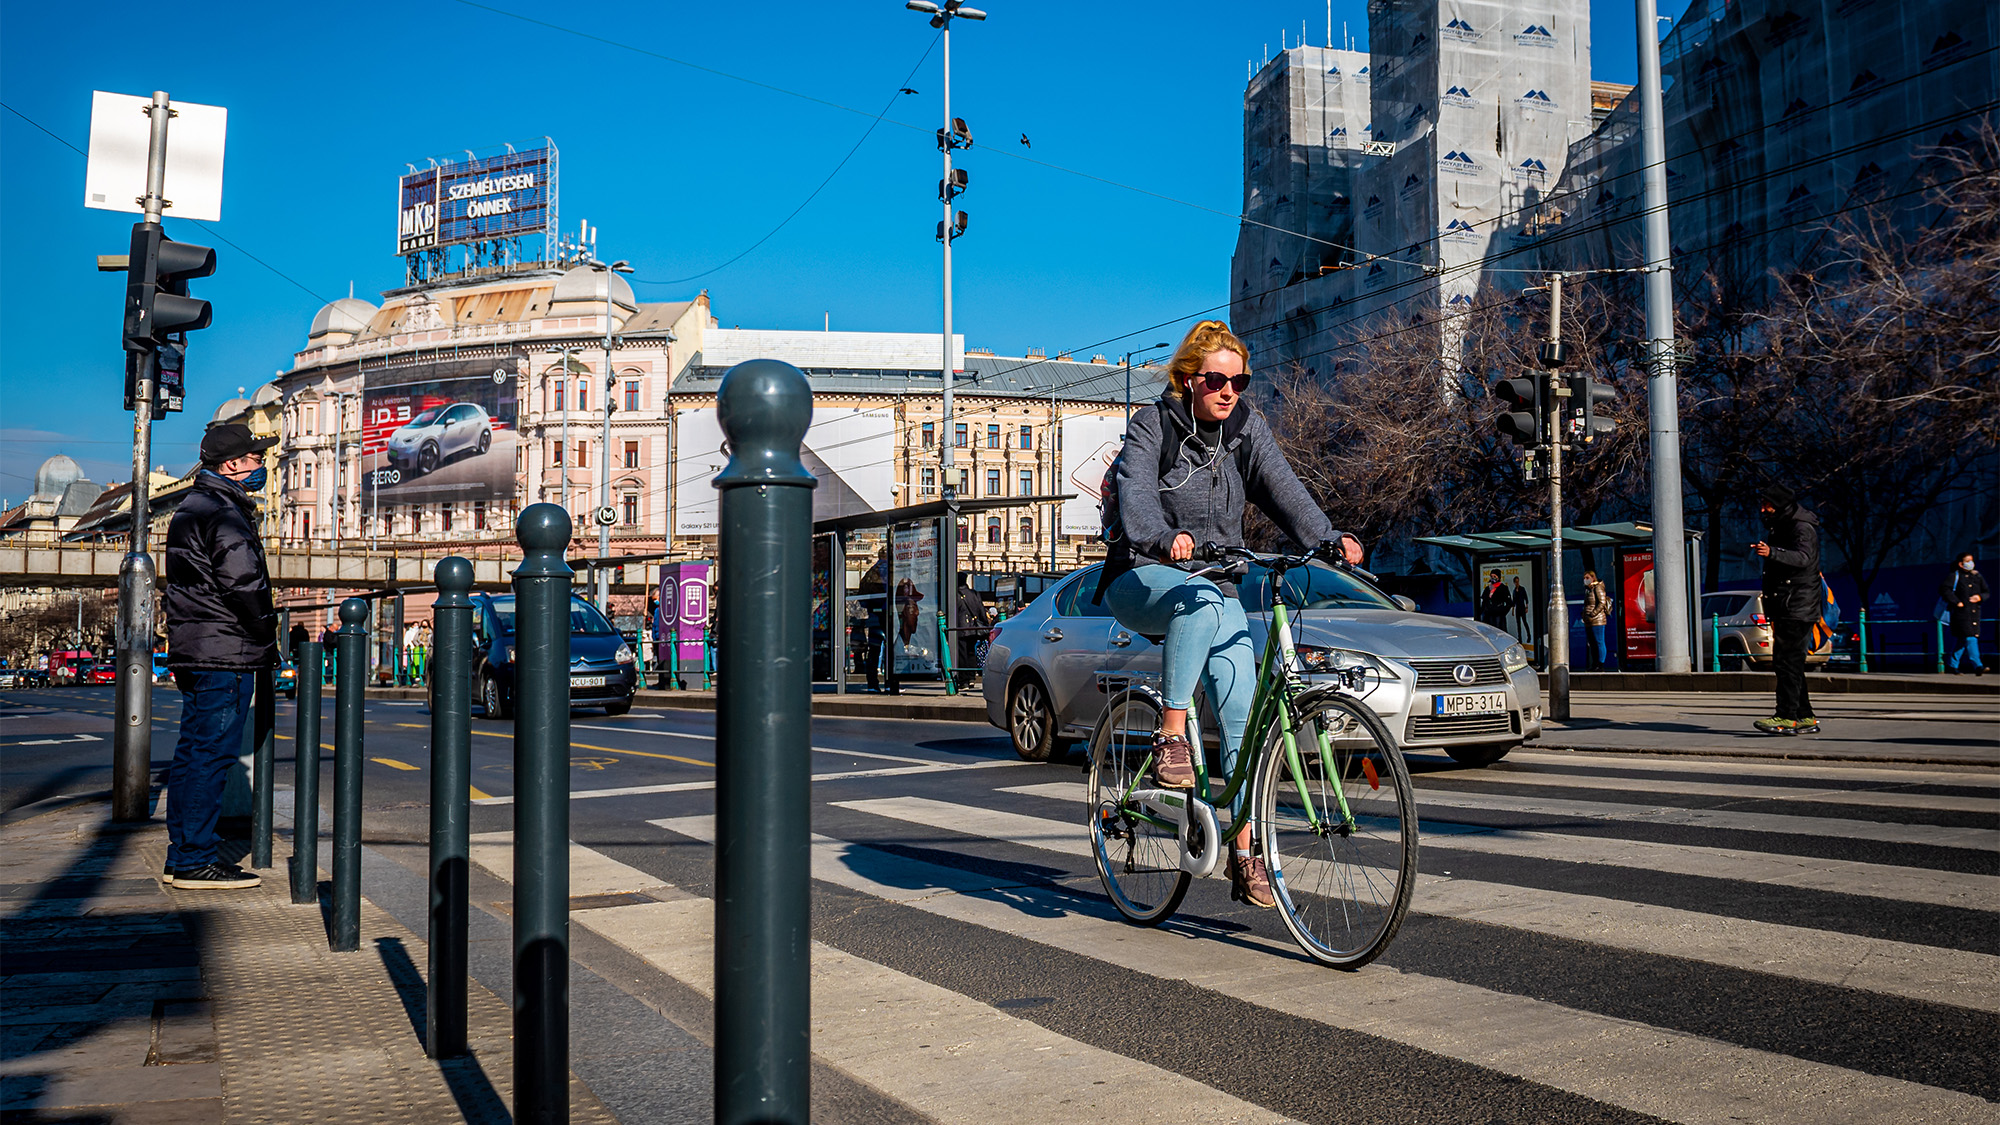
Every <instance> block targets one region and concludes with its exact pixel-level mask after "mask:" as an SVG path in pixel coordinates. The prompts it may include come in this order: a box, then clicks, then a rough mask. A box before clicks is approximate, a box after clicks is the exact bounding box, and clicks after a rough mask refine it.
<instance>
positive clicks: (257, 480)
mask: <svg viewBox="0 0 2000 1125" xmlns="http://www.w3.org/2000/svg"><path fill="white" fill-rule="evenodd" d="M270 476H271V474H270V473H269V472H267V471H265V469H264V466H262V465H259V466H257V467H256V468H255V469H252V470H250V475H249V476H247V477H244V478H243V479H242V480H239V481H237V482H236V483H237V484H240V485H242V486H243V491H245V492H260V491H262V490H263V488H264V482H265V481H266V480H268V479H270Z"/></svg>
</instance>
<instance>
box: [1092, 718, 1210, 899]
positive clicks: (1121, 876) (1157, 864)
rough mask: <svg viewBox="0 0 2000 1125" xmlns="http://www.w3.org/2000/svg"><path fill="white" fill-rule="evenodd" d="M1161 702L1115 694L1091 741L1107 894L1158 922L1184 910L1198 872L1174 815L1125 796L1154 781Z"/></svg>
mask: <svg viewBox="0 0 2000 1125" xmlns="http://www.w3.org/2000/svg"><path fill="white" fill-rule="evenodd" d="M1159 726H1160V701H1159V698H1158V697H1157V696H1155V695H1154V694H1153V693H1152V692H1149V691H1144V690H1137V689H1126V690H1124V691H1121V692H1119V693H1117V694H1116V695H1113V696H1112V697H1111V702H1110V704H1109V705H1108V706H1106V707H1105V709H1104V715H1103V717H1102V718H1100V719H1099V720H1098V723H1097V731H1096V733H1095V735H1093V736H1092V738H1091V740H1090V812H1089V814H1088V815H1089V817H1090V845H1091V855H1092V857H1093V858H1094V859H1095V860H1096V863H1097V876H1098V878H1100V879H1102V880H1103V881H1104V893H1105V894H1107V895H1109V896H1110V897H1111V904H1112V905H1113V906H1116V907H1117V908H1118V912H1119V913H1120V914H1123V915H1124V916H1125V917H1127V918H1129V919H1131V920H1132V921H1134V922H1138V923H1140V924H1142V925H1147V926H1155V925H1158V924H1159V923H1160V922H1162V921H1164V920H1166V919H1167V918H1168V917H1170V916H1172V914H1173V912H1174V911H1175V910H1177V909H1179V907H1180V904H1181V899H1182V898H1183V897H1185V896H1186V895H1187V889H1188V884H1189V883H1190V882H1192V877H1191V876H1189V875H1188V873H1187V872H1185V871H1183V870H1181V844H1180V839H1179V838H1178V837H1177V836H1176V835H1175V832H1174V826H1173V824H1172V823H1171V822H1170V821H1167V820H1165V819H1164V818H1162V817H1160V816H1158V815H1157V814H1156V813H1154V812H1151V811H1149V810H1147V809H1145V808H1142V807H1140V806H1139V805H1137V804H1135V803H1133V802H1128V801H1125V800H1124V799H1123V798H1124V795H1125V794H1126V793H1129V792H1131V791H1132V790H1133V789H1134V788H1135V787H1136V786H1139V785H1142V784H1143V785H1151V779H1150V778H1149V777H1148V776H1147V775H1148V772H1149V771H1150V770H1151V768H1152V767H1151V765H1150V764H1149V762H1150V759H1151V758H1152V756H1153V732H1154V731H1156V730H1158V729H1159Z"/></svg>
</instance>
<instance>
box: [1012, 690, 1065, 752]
mask: <svg viewBox="0 0 2000 1125" xmlns="http://www.w3.org/2000/svg"><path fill="white" fill-rule="evenodd" d="M1007 734H1008V736H1009V738H1010V739H1011V740H1012V741H1013V743H1014V753H1016V754H1019V755H1020V756H1021V760H1022V761H1025V762H1046V761H1048V760H1049V756H1050V755H1051V754H1053V753H1055V752H1056V747H1057V740H1056V709H1055V704H1054V703H1053V702H1052V701H1051V700H1050V699H1049V690H1048V689H1047V688H1045V687H1043V686H1042V681H1040V680H1038V679H1036V678H1035V677H1034V676H1032V675H1029V676H1022V677H1021V678H1020V679H1019V680H1017V681H1016V682H1015V684H1014V687H1013V690H1011V691H1009V692H1008V693H1007Z"/></svg>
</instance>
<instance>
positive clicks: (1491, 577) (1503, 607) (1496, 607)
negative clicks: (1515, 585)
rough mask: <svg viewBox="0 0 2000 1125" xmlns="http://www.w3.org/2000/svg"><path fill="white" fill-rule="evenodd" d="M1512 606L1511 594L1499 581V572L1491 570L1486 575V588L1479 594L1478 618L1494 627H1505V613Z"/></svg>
mask: <svg viewBox="0 0 2000 1125" xmlns="http://www.w3.org/2000/svg"><path fill="white" fill-rule="evenodd" d="M1513 608H1514V599H1513V596H1512V595H1510V594H1508V593H1507V587H1506V586H1504V585H1502V584H1501V582H1500V572H1499V571H1497V570H1496V571H1493V572H1492V573H1490V574H1488V575H1487V576H1486V589H1485V591H1484V592H1483V593H1481V594H1480V595H1479V613H1478V617H1479V620H1481V621H1484V622H1486V623H1487V624H1488V625H1491V626H1493V627H1494V628H1495V629H1505V628H1506V627H1507V614H1508V612H1509V611H1511V610H1512V609H1513Z"/></svg>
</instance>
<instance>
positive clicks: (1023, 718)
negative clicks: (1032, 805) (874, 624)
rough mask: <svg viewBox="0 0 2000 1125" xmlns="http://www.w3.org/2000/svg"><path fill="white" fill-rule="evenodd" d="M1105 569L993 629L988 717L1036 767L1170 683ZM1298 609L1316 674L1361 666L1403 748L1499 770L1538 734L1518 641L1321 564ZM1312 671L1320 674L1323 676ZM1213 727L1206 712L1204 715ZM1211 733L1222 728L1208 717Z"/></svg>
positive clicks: (1254, 594)
mask: <svg viewBox="0 0 2000 1125" xmlns="http://www.w3.org/2000/svg"><path fill="white" fill-rule="evenodd" d="M1097 575H1098V567H1095V566H1092V567H1087V568H1085V569H1083V570H1080V571H1078V572H1077V573H1075V574H1073V575H1070V576H1069V577H1068V578H1067V579H1065V580H1063V581H1062V582H1061V583H1059V584H1057V585H1055V586H1053V587H1051V588H1050V589H1049V590H1048V591H1046V592H1045V593H1043V594H1042V596H1041V597H1039V598H1036V599H1035V600H1034V601H1033V602H1030V603H1029V604H1028V605H1026V606H1024V607H1022V609H1021V612H1019V613H1017V614H1015V615H1014V616H1013V617H1010V618H1008V619H1007V620H1006V621H1003V622H1001V623H1000V625H999V626H997V627H996V628H995V629H994V630H993V634H992V642H991V644H990V645H989V647H988V651H987V656H986V664H985V667H984V674H983V676H982V682H983V685H984V690H985V695H986V716H987V719H988V720H989V721H990V722H992V724H993V725H994V726H996V727H999V728H1000V729H1002V730H1005V731H1006V732H1007V733H1008V735H1009V736H1010V737H1011V738H1012V740H1013V743H1014V752H1015V753H1017V754H1019V755H1020V756H1021V757H1023V758H1026V759H1028V760H1030V761H1040V760H1044V759H1047V758H1050V757H1061V756H1062V755H1063V754H1064V753H1066V752H1067V751H1068V750H1069V748H1070V747H1071V746H1072V745H1073V744H1074V743H1075V742H1077V741H1078V740H1082V739H1087V738H1089V736H1090V732H1091V729H1092V727H1093V726H1095V724H1096V722H1097V718H1098V715H1099V714H1100V713H1101V712H1102V711H1103V710H1104V703H1105V700H1106V699H1107V698H1108V697H1109V693H1110V692H1111V691H1114V690H1116V689H1117V688H1119V687H1121V686H1124V685H1125V684H1126V683H1129V682H1133V681H1140V682H1151V683H1153V684H1155V685H1157V684H1158V683H1159V678H1160V650H1159V648H1158V646H1156V645H1155V644H1154V643H1153V642H1152V641H1150V640H1148V639H1147V638H1145V637H1143V636H1140V635H1139V634H1136V633H1133V632H1132V631H1130V630H1128V629H1126V628H1124V627H1123V626H1121V625H1119V624H1118V622H1117V621H1116V620H1114V619H1113V618H1112V616H1111V611H1110V610H1108V609H1106V608H1105V607H1104V606H1103V605H1102V604H1100V603H1098V602H1097V601H1095V600H1093V598H1094V596H1095V594H1096V592H1097ZM1263 581H1264V579H1263V578H1262V576H1261V573H1260V572H1255V571H1253V573H1252V575H1251V576H1250V577H1248V578H1246V579H1245V580H1244V582H1243V584H1242V590H1243V598H1244V604H1245V605H1246V606H1247V607H1251V608H1252V612H1251V613H1250V635H1251V640H1252V642H1253V643H1254V644H1255V645H1256V646H1257V651H1258V652H1259V653H1262V652H1263V646H1264V635H1265V631H1266V629H1267V627H1268V624H1269V613H1268V611H1265V610H1263V609H1262V608H1261V607H1263V606H1264V605H1266V604H1268V594H1264V593H1261V591H1262V590H1264V589H1266V587H1264V586H1262V585H1260V583H1262V582H1263ZM1295 583H1296V584H1297V585H1296V587H1295V589H1294V590H1293V591H1292V593H1291V596H1290V597H1289V599H1288V601H1289V604H1291V605H1293V606H1295V607H1302V608H1298V609H1295V611H1294V612H1293V614H1292V631H1293V634H1294V639H1295V640H1296V642H1297V646H1298V652H1299V658H1300V660H1301V662H1302V663H1303V664H1304V665H1305V668H1306V671H1307V678H1308V679H1317V678H1318V677H1319V675H1322V674H1326V675H1330V674H1332V672H1333V670H1334V669H1336V668H1341V669H1345V668H1350V667H1353V666H1354V665H1356V664H1357V663H1358V664H1360V665H1363V666H1365V667H1367V668H1369V669H1370V670H1371V672H1372V673H1373V674H1372V675H1371V676H1370V677H1369V681H1370V684H1371V686H1370V687H1369V689H1368V690H1367V693H1366V696H1365V700H1364V701H1365V702H1366V703H1367V704H1368V706H1369V707H1371V708H1372V709H1373V710H1374V711H1375V713H1376V714H1378V715H1380V716H1381V717H1382V721H1383V722H1384V723H1385V724H1386V725H1387V726H1388V728H1389V730H1390V732H1391V733H1393V734H1394V735H1395V737H1396V740H1397V742H1398V744H1399V745H1400V746H1401V748H1402V749H1403V750H1404V751H1406V752H1407V751H1410V750H1419V749H1428V748H1437V749H1441V750H1443V751H1445V752H1446V753H1447V754H1450V755H1451V756H1452V757H1453V758H1455V759H1457V760H1458V761H1460V762H1464V763H1465V764H1467V765H1479V766H1483V765H1490V764H1491V763H1493V762H1497V761H1499V760H1500V759H1501V758H1503V757H1505V756H1506V755H1507V753H1508V751H1510V750H1512V749H1514V748H1515V747H1517V746H1519V745H1521V743H1522V742H1523V741H1524V740H1526V739H1531V738H1539V737H1541V733H1542V697H1541V684H1540V681H1539V680H1538V678H1537V677H1536V674H1535V670H1534V669H1533V668H1532V667H1530V666H1529V663H1528V654H1527V652H1526V650H1524V649H1523V648H1522V647H1521V646H1520V645H1519V644H1518V643H1516V642H1515V640H1514V638H1513V637H1510V636H1508V635H1507V634H1506V633H1503V632H1501V631H1500V630H1498V629H1495V628H1493V627H1492V626H1490V625H1483V624H1480V623H1478V622H1475V621H1469V620H1465V619H1463V618H1457V617H1437V616H1433V615H1431V614H1425V613H1418V612H1416V606H1415V604H1414V603H1412V602H1411V601H1410V600H1409V599H1407V598H1398V597H1392V596H1390V595H1389V594H1386V593H1383V592H1382V591H1381V590H1380V589H1379V588H1377V587H1376V586H1374V585H1373V584H1371V583H1369V582H1367V581H1365V580H1364V579H1362V578H1360V577H1359V576H1357V575H1354V574H1352V573H1350V572H1343V571H1337V570H1334V569H1333V568H1331V567H1327V566H1323V565H1320V564H1314V565H1313V567H1312V568H1311V569H1310V571H1309V572H1308V574H1307V575H1306V576H1304V577H1303V578H1301V577H1299V576H1294V577H1291V578H1288V579H1287V584H1288V585H1293V584H1295ZM1315 669H1324V670H1325V671H1324V672H1323V673H1322V672H1315ZM1203 717H1204V719H1207V718H1208V716H1207V714H1206V713H1204V716H1203ZM1204 725H1205V726H1207V727H1208V728H1209V729H1211V730H1212V729H1213V722H1212V721H1209V722H1205V723H1204Z"/></svg>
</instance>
